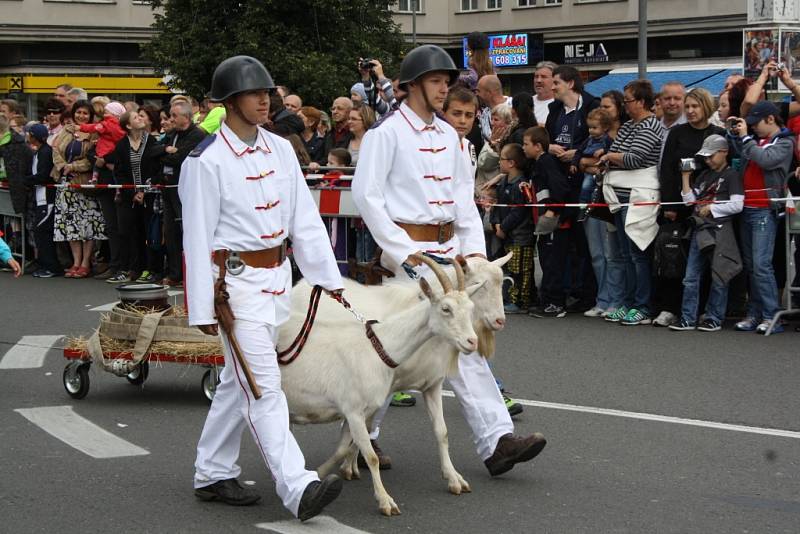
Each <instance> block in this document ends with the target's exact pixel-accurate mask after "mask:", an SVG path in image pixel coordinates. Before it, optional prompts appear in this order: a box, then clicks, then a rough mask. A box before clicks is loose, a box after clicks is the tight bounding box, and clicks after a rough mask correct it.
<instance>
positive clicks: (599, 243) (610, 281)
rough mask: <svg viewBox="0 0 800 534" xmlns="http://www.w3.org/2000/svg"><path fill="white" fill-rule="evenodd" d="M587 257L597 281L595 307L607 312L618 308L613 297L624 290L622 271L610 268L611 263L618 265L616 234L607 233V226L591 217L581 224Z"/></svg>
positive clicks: (617, 303) (617, 302)
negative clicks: (584, 234)
mask: <svg viewBox="0 0 800 534" xmlns="http://www.w3.org/2000/svg"><path fill="white" fill-rule="evenodd" d="M583 228H584V231H585V232H586V241H587V243H588V245H589V255H590V256H591V259H592V268H593V269H594V277H595V279H597V307H598V308H602V309H604V310H607V309H609V308H616V307H617V306H619V304H620V303H619V301H615V300H614V296H615V295H620V294H622V292H623V290H624V283H625V279H624V271H623V270H622V269H620V268H616V269H614V268H612V263H613V262H617V263H619V261H620V258H619V252H618V250H617V249H618V245H617V237H616V235H615V234H616V232H609V231H608V224H607V223H606V222H605V221H601V220H600V219H595V218H593V217H589V218H587V219H586V220H585V221H584V222H583Z"/></svg>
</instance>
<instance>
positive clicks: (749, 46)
mask: <svg viewBox="0 0 800 534" xmlns="http://www.w3.org/2000/svg"><path fill="white" fill-rule="evenodd" d="M779 45H780V42H779V32H778V28H766V29H758V30H745V32H744V75H745V76H746V77H747V78H758V75H759V74H761V71H762V70H763V69H764V65H766V64H767V63H768V62H769V61H770V60H772V61H778V47H779Z"/></svg>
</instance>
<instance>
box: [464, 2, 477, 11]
mask: <svg viewBox="0 0 800 534" xmlns="http://www.w3.org/2000/svg"><path fill="white" fill-rule="evenodd" d="M461 11H478V0H461Z"/></svg>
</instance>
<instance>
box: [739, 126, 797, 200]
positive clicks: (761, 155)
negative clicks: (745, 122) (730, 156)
mask: <svg viewBox="0 0 800 534" xmlns="http://www.w3.org/2000/svg"><path fill="white" fill-rule="evenodd" d="M794 137H795V135H794V134H793V133H792V132H791V131H790V130H787V129H786V128H781V130H780V131H779V132H778V133H777V134H775V135H774V136H773V137H772V139H770V141H769V142H768V143H767V144H766V145H764V146H758V143H757V142H756V140H755V138H754V137H753V136H750V135H746V136H744V137H741V138H739V137H735V136H728V140H729V141H730V143H731V144H732V145H733V149H734V150H735V151H736V152H737V153H738V154H739V155H740V156H741V158H742V167H741V168H742V172H744V169H746V168H747V164H748V163H750V162H751V161H752V162H753V163H755V164H756V165H758V166H759V167H761V170H762V171H763V172H764V185H765V187H766V188H767V196H769V198H770V199H775V198H783V197H784V196H786V183H787V182H788V181H789V170H790V167H791V165H792V155H793V153H794ZM770 206H771V207H772V209H779V208H782V207H783V204H782V203H781V202H776V201H772V200H771V201H770Z"/></svg>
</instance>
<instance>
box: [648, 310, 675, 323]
mask: <svg viewBox="0 0 800 534" xmlns="http://www.w3.org/2000/svg"><path fill="white" fill-rule="evenodd" d="M677 320H678V318H677V317H675V314H674V313H670V312H668V311H662V312H661V313H659V314H658V317H656V318H655V319H654V320H653V326H669V325H671V324H672V323H674V322H675V321H677Z"/></svg>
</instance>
